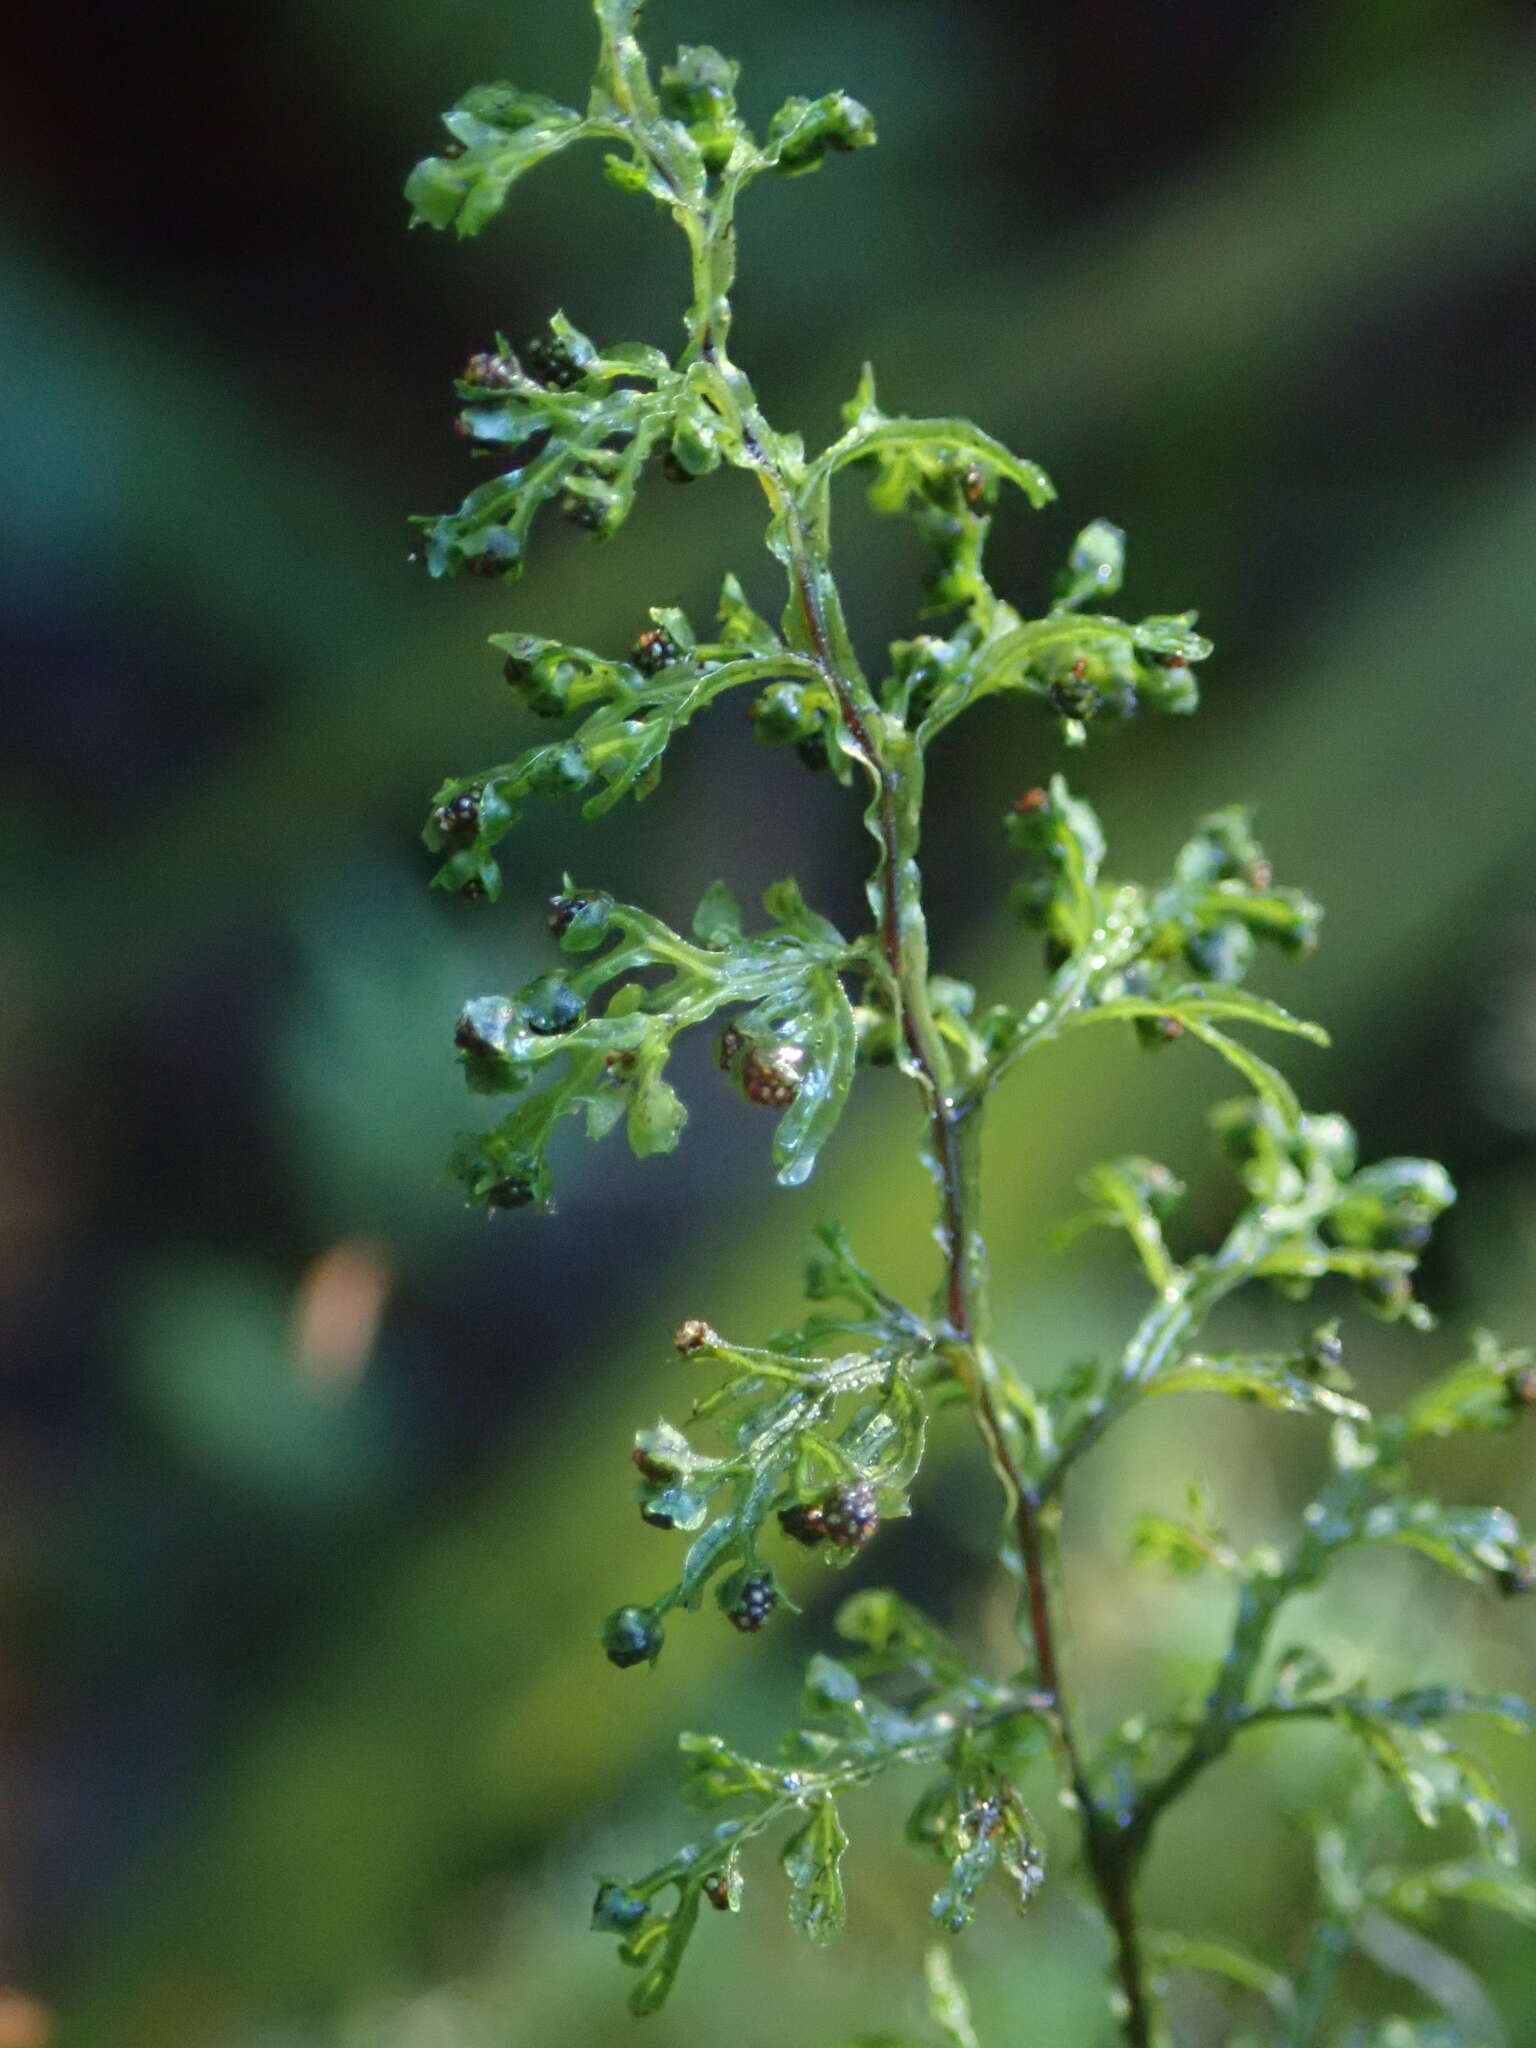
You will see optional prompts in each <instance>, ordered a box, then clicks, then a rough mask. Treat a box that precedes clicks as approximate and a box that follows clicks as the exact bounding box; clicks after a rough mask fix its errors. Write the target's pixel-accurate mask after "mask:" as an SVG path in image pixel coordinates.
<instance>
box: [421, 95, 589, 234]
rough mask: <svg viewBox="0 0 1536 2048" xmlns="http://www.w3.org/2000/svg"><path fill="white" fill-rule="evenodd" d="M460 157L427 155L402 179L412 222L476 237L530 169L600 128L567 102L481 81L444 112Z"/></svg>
mask: <svg viewBox="0 0 1536 2048" xmlns="http://www.w3.org/2000/svg"><path fill="white" fill-rule="evenodd" d="M443 125H444V127H445V128H447V130H448V132H449V134H450V135H451V136H452V137H453V138H454V141H455V142H456V143H457V144H458V145H459V153H458V154H457V155H456V156H429V157H424V158H423V159H422V161H421V162H420V163H419V164H417V166H416V168H415V169H414V170H413V171H412V172H411V174H410V176H409V177H408V178H407V179H406V182H405V196H406V198H407V200H408V201H409V202H410V206H411V225H412V226H413V227H414V226H416V225H417V223H418V222H425V223H426V225H428V226H429V227H434V228H448V227H451V228H453V229H454V231H455V232H456V233H457V234H459V235H460V236H465V235H477V234H479V232H480V230H481V229H482V228H483V227H484V226H485V224H486V222H487V221H489V220H491V219H493V218H494V217H495V215H496V214H497V213H499V212H500V211H501V208H502V205H503V203H504V202H505V200H506V196H507V194H508V192H509V191H510V190H511V188H512V186H513V185H514V184H515V183H516V182H517V180H518V179H519V178H520V177H522V175H523V174H524V172H525V171H530V170H532V169H533V167H534V165H535V164H538V163H542V162H543V161H544V159H545V157H548V156H553V155H555V154H556V152H557V151H559V150H562V149H566V148H568V147H569V146H570V144H571V143H573V142H578V141H580V140H581V138H582V137H583V136H585V135H589V134H591V133H593V132H595V131H594V130H593V128H592V126H591V124H590V123H588V122H586V121H584V120H583V119H582V117H581V116H580V115H579V114H577V113H576V112H574V111H573V110H572V109H571V108H570V107H562V106H560V105H558V104H557V103H556V102H555V101H554V100H550V99H545V98H544V97H543V95H542V94H540V93H522V92H519V91H518V90H517V88H516V87H515V86H510V85H494V86H480V87H477V88H476V90H475V91H474V92H471V93H467V94H466V95H465V96H464V98H463V99H462V100H460V101H459V102H458V104H457V105H456V106H455V107H453V108H451V109H450V110H449V112H448V113H446V114H445V115H444V116H443Z"/></svg>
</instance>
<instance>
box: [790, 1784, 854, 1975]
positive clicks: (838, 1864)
mask: <svg viewBox="0 0 1536 2048" xmlns="http://www.w3.org/2000/svg"><path fill="white" fill-rule="evenodd" d="M847 1847H848V1837H847V1836H846V1835H845V1834H844V1832H843V1827H842V1823H841V1821H840V1820H839V1819H838V1815H837V1807H836V1804H835V1803H834V1802H833V1801H832V1800H831V1799H825V1798H824V1799H820V1800H818V1801H817V1803H816V1808H815V1811H814V1812H813V1813H812V1815H811V1818H810V1819H809V1821H807V1823H806V1824H805V1826H804V1827H803V1828H801V1829H800V1830H799V1832H798V1833H796V1834H793V1835H791V1836H790V1838H789V1840H788V1841H787V1842H786V1843H785V1844H784V1848H783V1851H782V1852H781V1854H780V1858H779V1860H780V1862H781V1863H782V1864H783V1866H784V1873H785V1875H786V1876H787V1877H788V1879H789V1917H790V1920H791V1922H792V1923H793V1925H794V1926H796V1927H798V1928H799V1930H800V1932H801V1933H802V1934H806V1935H809V1936H810V1938H811V1940H812V1941H814V1942H816V1943H818V1944H822V1943H825V1942H829V1941H831V1940H833V1939H834V1938H835V1937H836V1936H837V1935H839V1934H841V1933H842V1931H843V1928H844V1927H845V1926H846V1924H847V1920H848V1908H847V1902H846V1901H845V1899H844V1897H843V1879H842V1861H843V1853H844V1851H845V1850H846V1849H847Z"/></svg>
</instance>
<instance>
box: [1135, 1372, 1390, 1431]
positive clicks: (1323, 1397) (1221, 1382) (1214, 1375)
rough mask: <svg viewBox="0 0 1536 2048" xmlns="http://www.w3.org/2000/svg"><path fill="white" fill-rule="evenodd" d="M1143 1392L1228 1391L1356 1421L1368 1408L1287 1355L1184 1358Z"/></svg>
mask: <svg viewBox="0 0 1536 2048" xmlns="http://www.w3.org/2000/svg"><path fill="white" fill-rule="evenodd" d="M1147 1391H1148V1392H1149V1393H1153V1394H1229V1395H1233V1396H1235V1397H1236V1398H1237V1399H1238V1400H1247V1401H1257V1402H1259V1403H1261V1404H1262V1406H1264V1407H1266V1408H1278V1409H1280V1410H1282V1411H1284V1412H1285V1413H1287V1414H1291V1415H1330V1416H1340V1415H1343V1416H1348V1417H1349V1418H1350V1419H1351V1420H1352V1421H1355V1422H1368V1421H1369V1420H1370V1412H1371V1411H1370V1410H1369V1409H1368V1408H1367V1407H1366V1406H1365V1404H1364V1403H1363V1402H1361V1401H1356V1400H1353V1399H1351V1398H1350V1396H1348V1395H1347V1394H1345V1393H1343V1392H1341V1391H1340V1390H1339V1388H1338V1387H1337V1386H1336V1385H1330V1384H1328V1382H1327V1381H1326V1380H1324V1379H1322V1378H1321V1377H1318V1376H1316V1375H1314V1374H1312V1373H1309V1372H1308V1371H1306V1370H1304V1369H1302V1368H1301V1367H1300V1366H1298V1364H1297V1362H1296V1361H1295V1360H1293V1359H1285V1358H1262V1357H1244V1356H1241V1355H1237V1356H1233V1357H1229V1358H1201V1357H1189V1358H1184V1359H1181V1360H1180V1361H1179V1363H1178V1364H1176V1365H1173V1366H1169V1367H1167V1368H1165V1369H1164V1370H1163V1371H1162V1372H1160V1373H1158V1374H1156V1375H1155V1376H1154V1377H1153V1378H1152V1379H1151V1380H1149V1381H1148V1383H1147Z"/></svg>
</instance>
